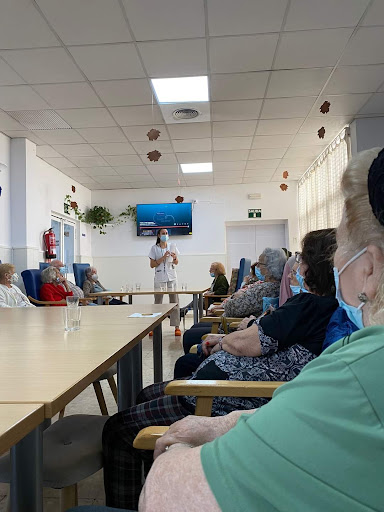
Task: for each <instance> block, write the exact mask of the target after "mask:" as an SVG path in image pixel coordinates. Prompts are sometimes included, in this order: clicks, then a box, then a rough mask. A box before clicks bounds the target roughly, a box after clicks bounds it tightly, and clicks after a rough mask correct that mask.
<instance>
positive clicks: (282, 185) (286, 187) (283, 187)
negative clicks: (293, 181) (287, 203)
mask: <svg viewBox="0 0 384 512" xmlns="http://www.w3.org/2000/svg"><path fill="white" fill-rule="evenodd" d="M280 188H281V190H282V191H283V192H285V191H286V190H288V185H286V184H285V183H282V184H281V185H280Z"/></svg>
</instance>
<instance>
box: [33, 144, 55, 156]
mask: <svg viewBox="0 0 384 512" xmlns="http://www.w3.org/2000/svg"><path fill="white" fill-rule="evenodd" d="M36 155H37V156H39V157H41V158H44V157H46V156H48V157H51V158H60V157H61V154H60V153H58V152H57V151H56V150H55V149H53V147H52V146H37V147H36Z"/></svg>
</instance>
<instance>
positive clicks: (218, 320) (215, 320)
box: [200, 316, 221, 324]
mask: <svg viewBox="0 0 384 512" xmlns="http://www.w3.org/2000/svg"><path fill="white" fill-rule="evenodd" d="M200 322H203V323H209V324H210V323H218V324H220V323H221V317H219V316H203V317H202V318H200Z"/></svg>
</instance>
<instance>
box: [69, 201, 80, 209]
mask: <svg viewBox="0 0 384 512" xmlns="http://www.w3.org/2000/svg"><path fill="white" fill-rule="evenodd" d="M70 206H71V208H72V210H75V209H77V208H78V207H79V206H78V204H77V203H76V201H71V205H70Z"/></svg>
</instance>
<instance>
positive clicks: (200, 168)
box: [180, 162, 212, 174]
mask: <svg viewBox="0 0 384 512" xmlns="http://www.w3.org/2000/svg"><path fill="white" fill-rule="evenodd" d="M180 165H181V170H182V171H183V174H189V173H193V172H212V162H207V163H205V164H180Z"/></svg>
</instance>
